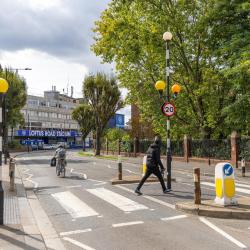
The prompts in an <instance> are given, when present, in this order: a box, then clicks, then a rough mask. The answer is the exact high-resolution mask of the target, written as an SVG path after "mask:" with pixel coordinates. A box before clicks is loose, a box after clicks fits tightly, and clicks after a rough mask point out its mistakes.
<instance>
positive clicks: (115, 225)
mask: <svg viewBox="0 0 250 250" xmlns="http://www.w3.org/2000/svg"><path fill="white" fill-rule="evenodd" d="M143 223H144V222H143V221H131V222H125V223H118V224H112V227H125V226H132V225H138V224H143Z"/></svg>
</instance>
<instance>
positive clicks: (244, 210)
mask: <svg viewBox="0 0 250 250" xmlns="http://www.w3.org/2000/svg"><path fill="white" fill-rule="evenodd" d="M237 201H238V205H237V206H226V207H224V206H221V205H218V204H215V203H214V200H206V201H202V202H201V204H200V205H196V204H194V202H193V201H192V202H178V203H176V204H175V208H176V209H177V210H180V211H183V212H186V213H191V214H195V215H199V216H207V217H214V218H224V219H245V220H247V219H248V220H249V219H250V198H239V199H237Z"/></svg>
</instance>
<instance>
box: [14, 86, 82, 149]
mask: <svg viewBox="0 0 250 250" xmlns="http://www.w3.org/2000/svg"><path fill="white" fill-rule="evenodd" d="M80 101H81V99H79V98H73V88H71V95H70V96H68V95H66V94H60V92H59V91H57V90H56V87H55V86H52V90H50V91H45V92H44V96H43V97H39V96H34V95H28V96H27V102H26V105H25V106H24V107H23V109H22V110H21V112H22V113H23V116H24V119H25V126H24V127H20V128H19V129H17V130H16V131H15V138H16V139H19V140H20V143H21V144H31V145H34V144H35V145H39V144H57V143H59V142H65V143H67V144H68V145H71V146H74V145H80V144H81V136H80V133H79V125H78V123H77V122H76V121H75V120H73V119H72V117H71V114H72V111H73V110H74V108H76V107H77V106H78V105H79V104H80Z"/></svg>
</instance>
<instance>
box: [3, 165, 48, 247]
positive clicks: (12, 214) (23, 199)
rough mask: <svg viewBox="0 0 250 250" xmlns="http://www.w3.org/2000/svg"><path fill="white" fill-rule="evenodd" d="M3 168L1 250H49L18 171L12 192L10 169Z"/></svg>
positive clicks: (4, 166)
mask: <svg viewBox="0 0 250 250" xmlns="http://www.w3.org/2000/svg"><path fill="white" fill-rule="evenodd" d="M1 168H2V185H3V189H4V225H1V226H0V249H1V250H2V249H4V250H5V249H6V250H9V249H10V250H18V249H30V250H36V249H47V248H46V246H45V243H44V240H43V237H42V235H41V233H40V231H39V229H38V227H37V223H36V220H35V218H34V216H33V211H32V209H31V207H30V204H29V198H28V197H27V196H26V192H25V190H24V187H23V184H22V179H21V177H20V175H19V172H18V169H17V171H16V178H15V191H12V192H11V191H10V190H9V187H10V183H9V167H8V165H3V166H2V167H1Z"/></svg>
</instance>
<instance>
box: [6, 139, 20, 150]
mask: <svg viewBox="0 0 250 250" xmlns="http://www.w3.org/2000/svg"><path fill="white" fill-rule="evenodd" d="M8 147H9V148H10V149H20V148H22V145H21V144H20V143H19V141H16V140H13V141H10V142H8Z"/></svg>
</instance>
